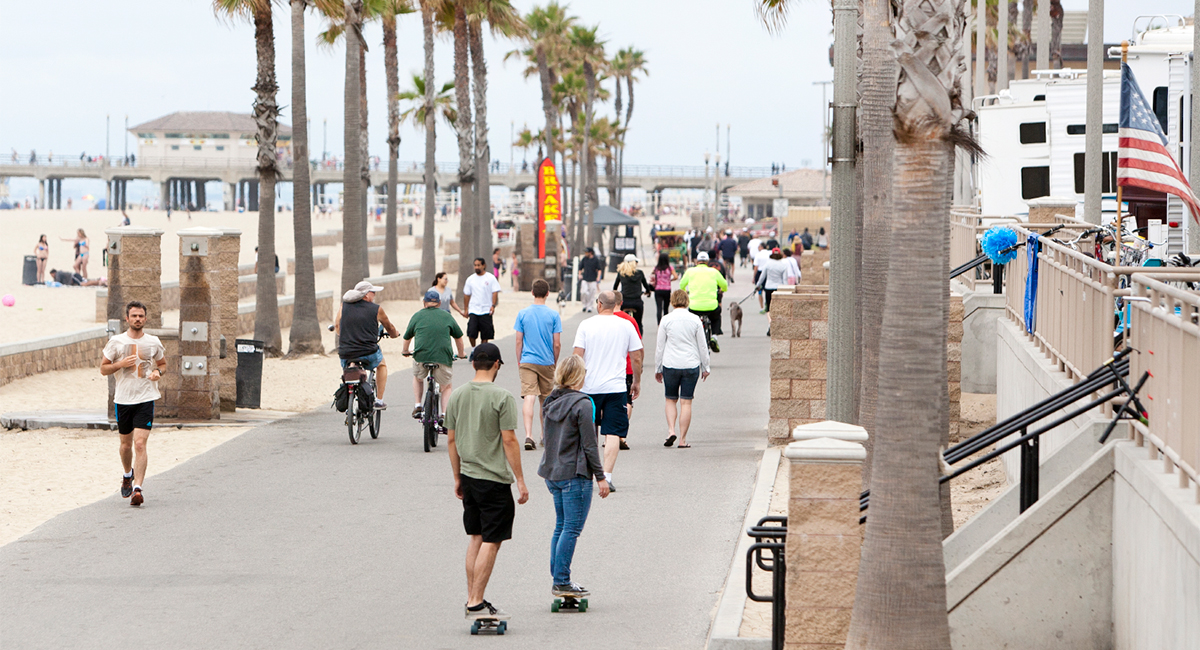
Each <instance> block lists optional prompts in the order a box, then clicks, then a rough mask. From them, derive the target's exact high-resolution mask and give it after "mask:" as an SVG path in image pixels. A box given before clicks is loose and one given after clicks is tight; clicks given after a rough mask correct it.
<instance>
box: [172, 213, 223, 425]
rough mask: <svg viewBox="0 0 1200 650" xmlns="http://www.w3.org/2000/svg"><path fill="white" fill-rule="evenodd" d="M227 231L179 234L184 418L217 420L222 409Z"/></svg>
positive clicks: (180, 396) (199, 230) (181, 406)
mask: <svg viewBox="0 0 1200 650" xmlns="http://www.w3.org/2000/svg"><path fill="white" fill-rule="evenodd" d="M222 234H223V233H222V231H220V230H216V229H213V228H185V229H183V230H180V231H179V354H180V362H181V365H182V369H181V370H180V371H179V374H180V377H181V380H182V381H181V383H180V387H179V394H178V399H177V400H176V403H177V404H178V405H179V417H180V418H181V419H187V420H216V419H220V417H221V409H220V394H219V387H220V380H221V376H220V360H219V357H220V341H221V319H220V309H219V304H218V299H217V295H218V293H219V292H218V290H217V287H218V286H219V282H220V279H219V276H218V273H217V271H218V264H217V263H216V262H217V258H218V257H219V254H218V252H217V251H218V250H219V240H220V237H221V235H222Z"/></svg>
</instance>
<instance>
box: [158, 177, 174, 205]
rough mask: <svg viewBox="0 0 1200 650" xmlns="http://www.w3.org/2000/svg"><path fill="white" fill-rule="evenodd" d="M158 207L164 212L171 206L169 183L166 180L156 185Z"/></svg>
mask: <svg viewBox="0 0 1200 650" xmlns="http://www.w3.org/2000/svg"><path fill="white" fill-rule="evenodd" d="M158 196H159V207H161V208H162V209H163V210H166V209H167V207H168V206H170V205H171V181H169V180H166V181H163V182H161V183H159V184H158Z"/></svg>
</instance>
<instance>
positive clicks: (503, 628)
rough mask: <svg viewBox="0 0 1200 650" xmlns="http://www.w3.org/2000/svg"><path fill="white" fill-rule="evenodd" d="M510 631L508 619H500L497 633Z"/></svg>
mask: <svg viewBox="0 0 1200 650" xmlns="http://www.w3.org/2000/svg"><path fill="white" fill-rule="evenodd" d="M507 631H508V621H500V627H498V628H496V634H504V633H505V632H507Z"/></svg>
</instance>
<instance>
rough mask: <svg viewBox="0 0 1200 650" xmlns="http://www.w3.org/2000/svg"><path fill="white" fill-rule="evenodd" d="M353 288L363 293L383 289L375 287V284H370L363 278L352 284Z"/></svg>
mask: <svg viewBox="0 0 1200 650" xmlns="http://www.w3.org/2000/svg"><path fill="white" fill-rule="evenodd" d="M354 290H355V291H357V292H359V293H364V294H365V293H367V292H368V291H374V292H376V293H378V292H380V291H383V287H377V286H375V285H373V284H371V283H370V282H367V281H366V280H363V281H362V282H359V283H358V284H356V285H354Z"/></svg>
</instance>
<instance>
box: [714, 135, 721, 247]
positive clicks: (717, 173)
mask: <svg viewBox="0 0 1200 650" xmlns="http://www.w3.org/2000/svg"><path fill="white" fill-rule="evenodd" d="M717 129H718V131H719V130H720V127H719V126H718V127H717ZM718 137H719V134H718ZM714 160H715V162H714V163H713V212H712V215H713V216H712V226H713V227H714V228H716V227H717V222H718V221H719V220H720V219H719V217H720V215H721V154H720V153H718V154H717V155H716V158H715V159H714Z"/></svg>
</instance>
